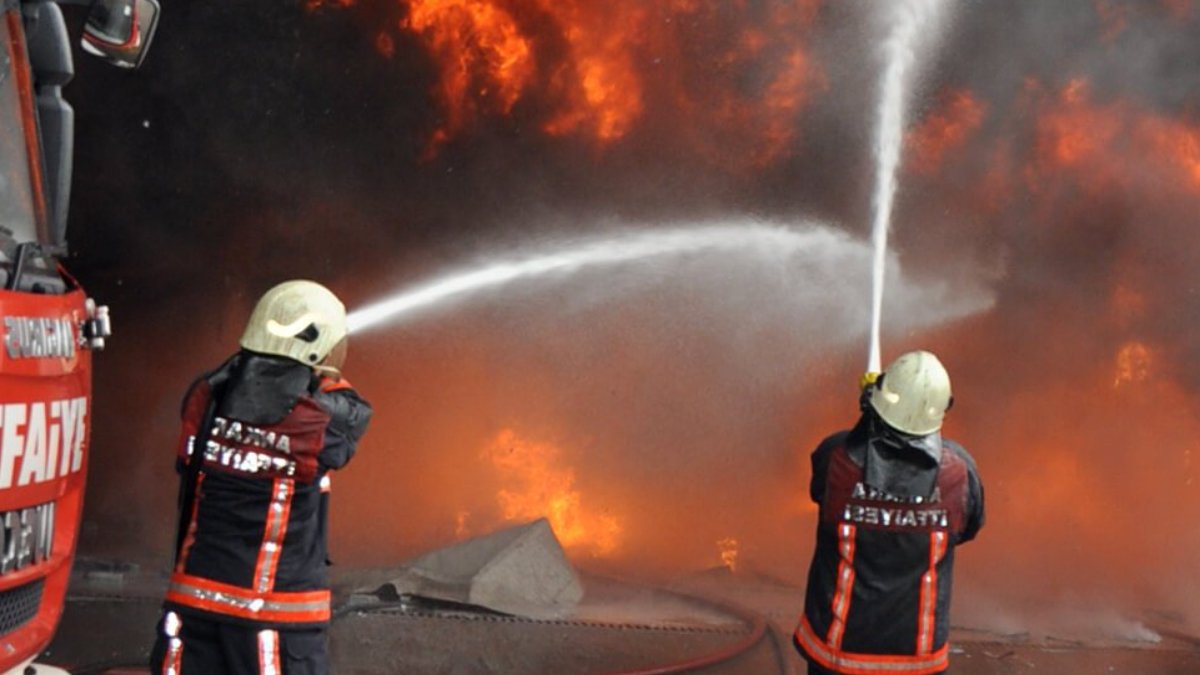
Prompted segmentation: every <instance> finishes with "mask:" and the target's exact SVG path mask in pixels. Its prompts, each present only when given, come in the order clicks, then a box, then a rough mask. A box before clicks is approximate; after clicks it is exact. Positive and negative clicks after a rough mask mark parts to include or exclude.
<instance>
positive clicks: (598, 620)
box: [43, 572, 1200, 675]
mask: <svg viewBox="0 0 1200 675" xmlns="http://www.w3.org/2000/svg"><path fill="white" fill-rule="evenodd" d="M373 576H378V575H377V574H375V575H373V574H372V573H370V572H368V573H366V574H358V575H354V574H351V575H349V576H347V577H343V579H342V583H341V584H340V585H339V586H338V587H337V588H335V598H336V600H335V603H336V604H338V605H339V607H340V609H339V612H338V616H337V618H336V619H335V621H334V624H333V627H332V630H331V652H332V657H333V662H334V672H335V673H337V674H338V675H368V674H376V673H379V674H389V675H390V674H393V673H415V674H425V673H429V674H447V675H475V674H499V673H507V674H515V675H541V674H545V675H563V674H566V673H580V674H595V675H601V674H606V675H607V674H612V675H615V674H616V673H621V672H639V671H641V672H644V673H649V672H663V673H665V672H670V671H665V670H656V668H658V667H660V666H663V665H665V664H668V663H671V662H677V661H681V660H689V659H696V658H698V657H703V656H706V655H713V654H717V653H719V652H723V651H730V650H734V651H739V652H741V653H740V654H739V655H738V656H736V657H735V658H732V659H730V660H728V661H724V662H723V663H720V664H717V665H713V666H711V667H706V668H704V669H703V671H702V672H704V673H722V674H735V673H761V674H770V673H797V674H800V675H802V674H803V673H804V668H803V664H802V663H801V662H800V661H799V660H798V659H797V658H796V657H795V654H794V653H793V651H792V649H791V647H790V642H789V639H788V637H787V633H788V632H789V631H790V629H791V624H792V623H793V621H794V619H795V617H794V616H793V614H794V609H793V608H797V607H799V601H800V592H799V590H798V589H793V588H786V587H780V586H775V585H771V584H764V583H757V582H756V583H746V582H744V581H741V580H738V579H735V578H734V577H731V576H725V577H722V576H721V575H708V576H704V577H695V578H690V579H688V580H685V581H683V582H679V583H675V584H672V585H671V587H670V588H663V587H661V586H648V585H644V584H630V583H623V582H617V581H613V580H608V579H601V578H593V577H585V587H586V588H587V591H588V594H587V597H586V598H585V601H584V603H583V604H582V605H581V606H580V607H579V609H578V610H577V611H575V612H573V613H572V614H571V616H569V617H566V618H563V619H541V620H534V619H522V618H514V617H503V616H497V615H491V614H486V613H479V612H475V611H468V610H466V609H465V608H462V607H455V606H446V605H429V604H426V603H417V604H414V603H405V604H400V603H387V602H380V601H378V600H376V599H375V598H373V597H371V596H367V595H353V596H352V594H351V593H350V590H352V589H354V588H358V589H368V588H370V587H372V581H371V580H372V578H373ZM364 584H365V585H364ZM163 585H165V584H164V583H163V582H162V581H161V580H155V579H148V578H146V577H145V576H138V575H132V574H120V573H116V574H105V575H100V576H98V577H96V578H92V579H81V580H80V582H79V583H77V584H76V585H75V586H74V587H73V592H72V595H71V598H70V600H69V603H68V606H67V611H66V614H65V615H64V618H63V621H62V625H61V627H60V630H59V633H58V635H57V637H56V638H55V641H54V642H53V643H52V644H51V646H50V648H49V650H48V652H47V653H46V655H45V657H44V658H43V660H44V661H46V662H48V663H51V664H55V665H60V666H62V667H66V668H67V669H68V670H70V671H71V672H73V673H77V674H81V675H88V674H99V673H102V672H105V671H106V670H108V669H110V668H116V667H122V666H124V667H128V666H136V665H139V664H143V663H145V660H146V657H147V654H148V652H149V648H150V644H151V642H152V639H153V629H154V624H155V621H156V619H157V616H158V598H159V597H161V591H162V586H163ZM351 603H353V604H351ZM734 605H736V606H734ZM756 617H757V619H756ZM756 621H758V622H760V623H761V624H762V625H764V626H766V627H768V629H767V630H766V631H765V632H764V633H763V634H762V637H761V639H757V640H756V639H754V636H755V632H754V629H755V626H756ZM1160 635H1161V640H1159V641H1157V642H1139V643H1119V642H1111V641H1109V642H1095V641H1087V640H1064V639H1054V638H1052V637H1036V638H1035V637H1031V636H1028V635H1011V636H1003V635H996V634H990V633H985V632H980V631H972V630H968V629H965V628H957V629H955V631H954V635H953V656H952V664H953V665H952V668H951V672H952V673H954V674H955V675H1009V674H1022V675H1023V674H1027V673H1052V674H1060V673H1061V674H1070V673H1080V674H1084V675H1091V674H1095V675H1112V674H1126V675H1195V674H1197V673H1200V643H1198V641H1197V640H1195V639H1193V638H1192V637H1190V636H1189V635H1187V634H1185V633H1182V632H1173V631H1172V630H1171V629H1170V627H1169V626H1168V627H1165V628H1164V629H1163V630H1162V631H1160ZM743 647H748V648H747V649H745V650H744V651H742V649H741V648H743ZM678 672H682V671H678ZM693 672H694V671H693Z"/></svg>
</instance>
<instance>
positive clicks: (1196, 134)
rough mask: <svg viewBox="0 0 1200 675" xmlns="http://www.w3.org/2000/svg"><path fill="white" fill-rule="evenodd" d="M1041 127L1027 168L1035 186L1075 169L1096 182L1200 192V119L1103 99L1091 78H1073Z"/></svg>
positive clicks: (1041, 120)
mask: <svg viewBox="0 0 1200 675" xmlns="http://www.w3.org/2000/svg"><path fill="white" fill-rule="evenodd" d="M1030 89H1032V90H1037V89H1038V85H1036V84H1033V85H1030ZM1035 133H1036V143H1035V146H1036V147H1035V160H1034V163H1033V166H1031V167H1030V168H1029V169H1027V171H1026V179H1027V183H1028V185H1029V188H1030V189H1031V190H1032V191H1034V192H1037V191H1038V190H1039V187H1040V185H1041V184H1042V183H1043V181H1044V178H1045V176H1046V175H1048V174H1051V173H1054V172H1056V171H1057V170H1061V169H1070V170H1072V171H1073V172H1074V173H1075V174H1076V175H1077V176H1078V177H1079V179H1080V180H1081V181H1082V182H1083V183H1084V184H1087V185H1090V186H1091V187H1092V188H1097V187H1103V186H1108V185H1112V184H1114V183H1115V184H1117V185H1121V186H1125V187H1138V186H1139V184H1138V183H1137V181H1146V184H1145V185H1144V186H1143V187H1145V188H1146V189H1155V190H1160V191H1161V189H1162V188H1163V187H1174V188H1175V189H1177V190H1181V191H1183V192H1185V193H1192V194H1196V193H1200V125H1193V124H1189V123H1187V122H1184V121H1181V120H1178V119H1173V118H1169V117H1164V116H1162V115H1160V114H1157V113H1154V112H1151V111H1147V110H1143V109H1140V108H1139V107H1137V106H1136V105H1134V104H1131V103H1129V102H1127V101H1116V102H1113V103H1109V104H1105V105H1097V104H1095V103H1093V102H1092V101H1091V96H1090V91H1089V87H1088V83H1087V81H1086V80H1082V79H1078V80H1074V81H1072V82H1071V83H1070V84H1069V85H1067V86H1066V87H1065V88H1064V89H1063V90H1062V91H1061V92H1059V94H1058V95H1057V97H1055V98H1054V99H1052V100H1050V101H1048V102H1045V103H1044V104H1043V110H1042V112H1041V113H1040V115H1039V116H1038V119H1037V123H1036V131H1035Z"/></svg>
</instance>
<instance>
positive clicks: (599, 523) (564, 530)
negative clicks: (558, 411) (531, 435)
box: [484, 429, 622, 556]
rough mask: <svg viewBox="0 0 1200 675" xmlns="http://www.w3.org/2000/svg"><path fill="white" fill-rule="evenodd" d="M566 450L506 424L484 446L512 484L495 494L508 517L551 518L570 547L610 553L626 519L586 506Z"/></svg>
mask: <svg viewBox="0 0 1200 675" xmlns="http://www.w3.org/2000/svg"><path fill="white" fill-rule="evenodd" d="M560 455H561V453H560V452H559V450H558V448H556V447H555V446H553V445H550V444H549V443H537V442H533V441H528V440H524V439H521V438H520V437H518V436H517V434H516V432H514V431H513V430H512V429H503V430H501V431H500V432H499V433H498V434H497V435H496V438H495V439H494V440H493V441H492V443H491V444H490V445H488V446H487V448H486V449H485V450H484V456H485V457H486V458H487V459H489V460H491V462H492V464H493V465H494V466H495V467H496V469H497V471H498V472H499V473H500V475H501V478H502V479H503V480H504V481H506V482H507V484H508V485H509V487H505V488H502V489H501V490H500V491H499V492H498V493H497V494H496V498H497V500H498V501H499V503H500V508H501V511H502V515H503V517H504V519H505V520H529V519H533V518H542V517H544V518H546V519H547V520H549V521H550V526H551V527H552V528H553V529H554V533H555V534H556V535H557V536H558V539H559V541H560V542H561V543H562V545H563V546H564V547H565V548H568V549H574V550H581V551H586V552H589V553H591V554H593V555H598V556H607V555H610V554H612V553H614V552H616V550H617V549H618V547H619V545H620V541H621V532H622V527H621V524H620V523H619V522H618V521H617V519H616V518H614V517H613V516H611V515H608V514H605V513H591V512H588V511H586V510H584V508H583V496H582V495H581V494H580V492H579V491H578V490H577V489H576V488H575V471H574V469H571V468H570V467H566V468H564V467H561V466H560V462H561V457H560Z"/></svg>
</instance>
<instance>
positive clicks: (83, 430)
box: [0, 0, 159, 673]
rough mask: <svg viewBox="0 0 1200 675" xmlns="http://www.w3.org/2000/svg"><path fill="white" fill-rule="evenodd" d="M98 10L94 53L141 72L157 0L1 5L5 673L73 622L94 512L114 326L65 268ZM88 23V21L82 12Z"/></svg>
mask: <svg viewBox="0 0 1200 675" xmlns="http://www.w3.org/2000/svg"><path fill="white" fill-rule="evenodd" d="M60 4H62V5H67V4H78V5H86V6H87V7H88V9H87V10H86V11H87V14H86V20H85V25H84V28H83V31H82V39H81V42H82V47H83V49H84V51H86V52H88V53H90V54H94V55H97V56H100V57H101V58H103V59H105V60H107V61H109V62H110V63H113V64H114V65H117V66H121V67H128V68H133V67H136V66H137V65H138V64H140V63H141V60H142V58H143V57H144V55H145V52H146V49H147V48H148V47H149V44H150V40H151V38H152V37H153V34H154V27H155V26H156V24H157V20H158V15H159V5H158V0H0V12H2V13H3V18H2V19H0V44H2V45H3V46H2V47H0V331H2V334H3V347H2V348H0V673H22V672H27V668H32V671H31V672H49V671H47V670H45V669H44V668H43V667H31V666H29V663H30V662H31V661H32V660H33V659H34V658H35V657H36V656H37V655H38V654H39V653H40V652H41V651H42V650H43V649H44V648H45V647H46V645H47V644H48V643H49V642H50V639H51V637H52V636H53V634H54V631H55V629H56V627H57V625H58V621H59V618H60V616H61V615H62V609H63V601H64V599H65V596H66V590H67V579H68V576H69V575H70V571H71V563H72V560H73V557H74V555H75V544H76V538H77V534H78V532H79V520H80V514H81V512H82V507H83V491H84V476H85V473H86V471H87V464H88V435H89V430H90V427H91V422H92V419H91V393H92V382H91V377H92V351H94V350H96V349H100V348H102V347H103V346H104V338H105V337H106V336H107V335H108V333H109V325H108V315H107V310H106V308H104V307H98V306H97V305H96V304H95V303H94V302H93V301H92V300H91V299H90V298H88V297H87V294H86V292H85V291H84V290H83V288H81V287H80V285H79V284H78V283H77V282H76V281H75V279H73V278H72V277H71V275H70V274H69V273H68V272H67V270H66V269H65V268H64V267H63V266H62V264H61V262H60V259H61V258H62V257H63V255H64V254H65V253H66V224H67V202H68V199H69V195H70V187H71V156H72V142H73V130H74V112H73V110H72V108H71V106H70V105H69V104H68V103H67V102H66V101H65V100H64V99H63V97H62V88H63V86H64V85H65V84H66V83H67V82H68V81H69V80H70V79H71V77H72V75H73V72H74V67H73V63H72V57H71V48H70V41H69V38H68V31H67V25H66V21H65V19H64V14H63V10H62V9H61V8H60V7H59V5H60ZM80 11H83V10H80Z"/></svg>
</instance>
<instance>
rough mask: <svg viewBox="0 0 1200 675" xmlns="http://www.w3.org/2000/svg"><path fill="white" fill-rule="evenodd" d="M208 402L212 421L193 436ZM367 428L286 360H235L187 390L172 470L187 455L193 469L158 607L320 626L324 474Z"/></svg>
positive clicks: (342, 393)
mask: <svg viewBox="0 0 1200 675" xmlns="http://www.w3.org/2000/svg"><path fill="white" fill-rule="evenodd" d="M210 400H215V403H216V405H215V407H214V408H213V409H215V415H214V416H213V419H212V426H211V428H210V429H209V430H208V433H207V434H201V433H200V431H201V428H200V427H201V425H202V420H203V419H205V411H206V409H209V402H210ZM369 418H370V406H369V404H367V403H366V401H364V400H363V399H362V398H360V397H359V396H358V394H357V393H355V391H354V389H353V388H350V387H349V386H348V384H346V383H344V382H343V383H342V384H340V385H339V386H337V387H330V386H328V385H327V383H325V382H323V381H322V380H321V379H320V378H317V377H316V376H314V375H313V374H312V371H311V369H309V368H308V367H307V366H304V365H303V364H301V363H298V362H294V361H290V360H287V359H279V358H276V357H269V356H263V355H258V354H252V353H249V352H241V353H239V354H238V355H236V356H235V357H233V358H232V359H230V361H228V362H226V364H225V365H223V366H222V367H221V368H220V369H218V370H217V371H214V373H210V374H209V375H207V376H205V377H202V378H200V379H199V380H197V382H196V383H195V384H194V385H193V386H192V388H191V389H190V390H189V392H188V395H187V397H186V398H185V401H184V410H183V427H182V433H181V435H180V444H179V457H178V465H179V466H180V467H181V468H182V467H185V466H187V465H188V463H189V462H190V461H191V460H192V453H202V455H201V456H202V457H203V463H202V464H201V465H200V470H199V473H198V474H197V475H196V478H195V489H194V490H193V491H192V493H193V498H192V505H193V506H192V509H191V518H190V522H188V523H186V530H185V534H184V537H183V543H182V546H181V549H180V551H179V555H178V558H177V561H176V566H175V570H174V572H173V574H172V575H171V579H170V586H169V588H168V592H167V597H166V604H167V605H168V607H170V608H171V609H173V610H176V611H180V612H184V613H199V614H203V615H205V616H207V617H208V618H210V619H215V620H223V621H229V622H234V623H248V624H254V625H262V626H279V627H293V628H297V627H302V626H309V625H322V624H325V623H327V622H328V621H329V617H330V606H329V603H330V594H329V589H328V580H327V573H326V565H327V544H326V513H327V500H328V498H329V492H328V484H329V473H330V472H331V471H332V470H333V469H338V468H341V467H342V466H343V465H345V464H346V463H347V462H348V461H349V460H350V458H351V457H352V456H353V454H354V450H355V447H356V445H357V442H358V439H359V438H360V437H361V435H362V433H363V432H364V431H365V428H366V424H367V421H368V420H369ZM205 436H207V440H206V441H205V442H202V443H198V442H197V438H198V437H200V438H203V437H205ZM201 445H202V446H203V447H198V446H201ZM186 475H187V472H185V476H186ZM185 480H186V478H185Z"/></svg>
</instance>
